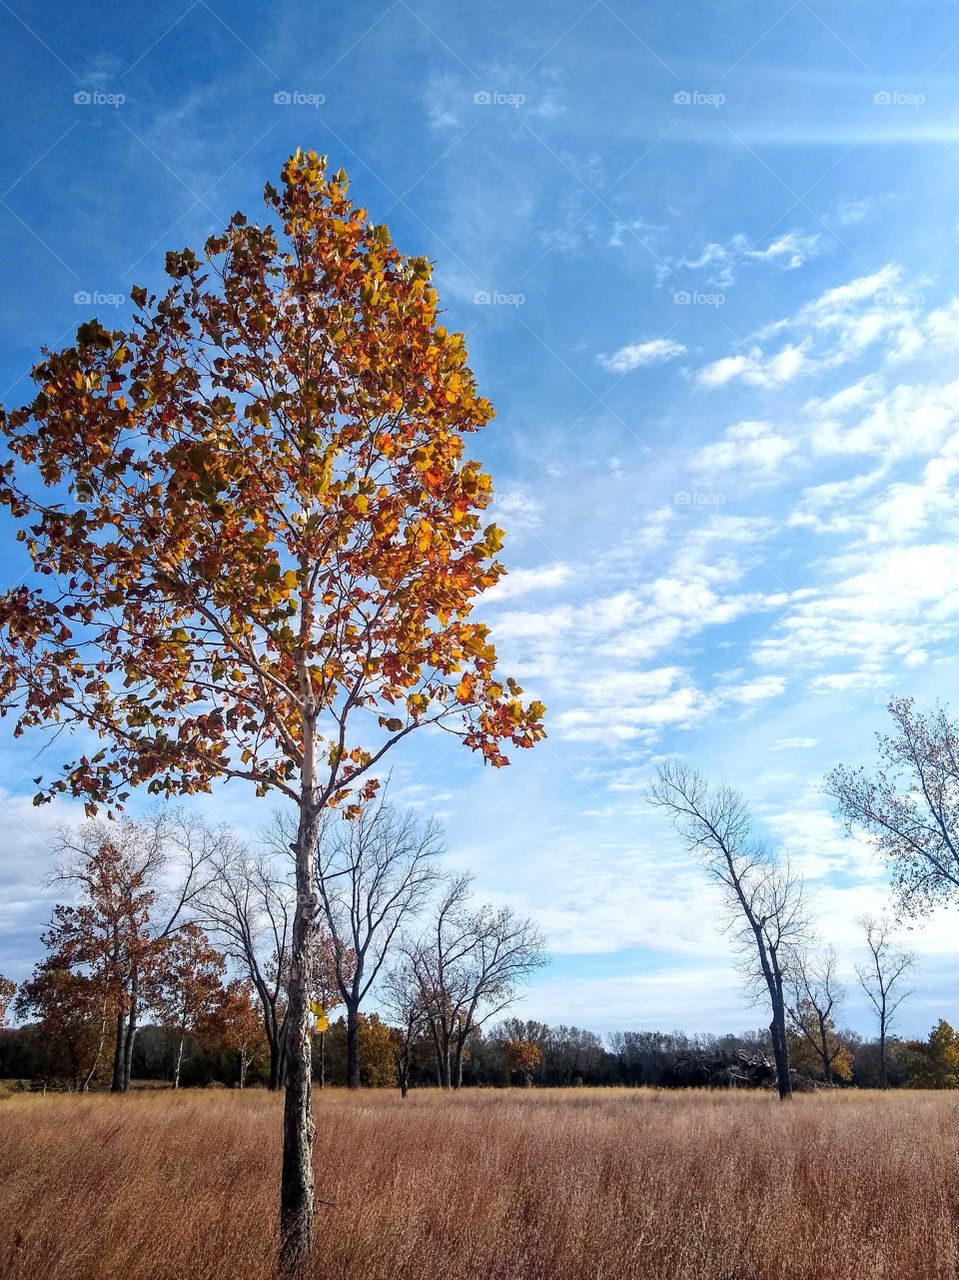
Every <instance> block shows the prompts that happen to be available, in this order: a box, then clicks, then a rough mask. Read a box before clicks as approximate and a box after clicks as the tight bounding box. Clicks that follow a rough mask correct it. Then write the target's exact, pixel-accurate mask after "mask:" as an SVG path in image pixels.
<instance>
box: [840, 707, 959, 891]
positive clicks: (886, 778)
mask: <svg viewBox="0 0 959 1280" xmlns="http://www.w3.org/2000/svg"><path fill="white" fill-rule="evenodd" d="M889 714H890V715H891V716H892V719H893V722H894V725H895V730H894V733H893V734H892V736H887V735H885V734H877V735H876V738H877V743H878V747H879V761H880V763H879V766H878V768H877V769H876V770H875V772H873V773H867V772H866V771H865V770H864V769H849V768H846V767H845V766H843V765H840V766H839V767H838V768H836V769H833V771H832V772H831V773H830V774H829V775H828V777H827V779H826V789H827V792H828V793H829V794H830V795H832V796H833V798H834V799H835V801H836V804H837V806H838V809H839V813H840V815H841V816H842V818H843V819H844V820H845V823H846V827H847V829H848V830H849V831H854V830H861V831H864V832H866V833H867V834H868V835H869V836H870V837H871V838H872V840H873V842H874V843H875V846H876V848H877V850H878V851H879V853H881V854H882V855H883V856H884V857H885V858H886V859H887V861H888V862H889V864H890V866H891V869H892V873H893V884H894V886H895V889H896V891H897V896H898V899H899V903H900V906H901V908H902V910H903V911H904V912H905V913H906V914H908V915H911V916H921V915H926V914H928V912H929V911H931V910H932V909H933V907H935V906H937V905H939V904H941V903H944V902H956V901H959V726H957V725H956V724H955V723H954V722H953V721H952V720H951V719H950V717H949V713H948V711H947V709H946V708H944V707H936V708H935V710H934V711H932V712H931V713H929V714H924V713H923V712H921V711H918V710H917V709H916V705H915V702H914V700H913V699H912V698H894V699H893V700H892V701H891V702H890V703H889Z"/></svg>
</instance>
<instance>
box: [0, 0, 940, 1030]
mask: <svg viewBox="0 0 959 1280" xmlns="http://www.w3.org/2000/svg"><path fill="white" fill-rule="evenodd" d="M0 30H2V35H3V48H4V51H5V52H4V55H3V56H4V66H3V70H4V75H3V78H2V81H0V95H2V97H3V110H4V115H5V119H6V122H7V126H8V127H7V129H6V130H5V131H4V135H3V138H2V141H0V150H2V157H3V164H2V181H0V187H2V197H0V271H2V274H3V296H4V300H5V306H4V308H3V314H2V317H0V325H2V329H3V332H2V339H3V340H2V342H0V401H2V402H3V403H5V404H8V405H9V404H15V403H19V402H21V401H22V400H24V399H26V398H27V396H28V394H29V379H28V378H26V377H25V374H27V373H28V370H29V368H30V366H31V364H32V363H33V362H34V360H35V359H36V356H37V353H38V351H39V348H40V346H41V344H42V343H45V342H46V343H49V344H50V345H53V346H57V345H62V344H64V343H65V342H67V341H68V340H69V339H70V337H71V335H72V332H73V331H74V330H75V328H76V326H77V324H78V323H80V322H81V321H82V320H85V319H87V318H89V316H90V315H92V314H96V315H99V317H100V318H101V319H102V320H104V321H105V322H106V323H115V324H117V325H122V324H123V323H124V322H125V320H126V318H127V316H128V314H129V306H128V302H127V299H128V296H129V290H130V286H131V284H133V283H139V284H144V285H148V286H155V285H156V284H157V283H158V282H159V281H160V278H161V274H162V265H163V259H164V254H165V252H166V250H168V249H171V248H180V247H183V246H184V245H192V246H197V247H199V246H200V245H201V244H202V242H203V240H204V238H205V237H206V236H207V235H208V234H209V233H210V232H212V231H214V230H218V229H220V228H221V226H222V225H223V224H224V223H225V221H226V220H227V219H228V217H229V215H230V214H231V213H232V212H233V211H234V210H235V209H237V208H243V209H244V210H245V211H246V212H247V213H248V214H250V216H251V217H255V216H256V215H257V210H258V206H259V201H260V192H261V190H262V186H263V183H264V182H265V181H267V180H269V179H273V180H275V178H276V175H277V172H278V170H279V168H280V165H281V164H282V161H283V159H284V157H285V156H286V155H287V154H288V153H289V152H290V151H292V150H293V149H295V148H296V147H298V146H302V147H305V148H313V149H315V150H318V151H321V152H326V153H328V154H329V156H330V158H331V161H332V163H333V164H334V165H335V166H343V167H344V168H346V169H347V171H348V172H349V173H350V175H351V178H352V180H353V185H354V191H355V194H356V196H357V198H358V199H359V200H360V201H361V202H362V203H363V204H364V205H365V206H366V207H367V208H368V209H369V210H370V213H371V216H372V217H373V218H374V219H375V220H376V221H386V222H388V223H389V225H390V228H391V230H392V232H393V235H394V238H395V239H396V241H397V243H398V244H399V245H400V247H401V248H402V249H404V250H405V251H407V252H410V253H425V254H428V255H429V256H430V257H431V258H432V259H433V260H435V262H436V264H437V282H438V287H439V290H440V294H441V297H442V299H443V301H444V304H445V306H446V309H447V312H448V319H449V323H450V325H451V326H452V327H455V328H458V329H461V330H463V331H465V332H466V334H467V343H468V347H469V350H470V353H471V363H472V365H473V367H474V369H475V371H476V373H477V376H478V379H479V382H480V385H481V387H482V388H483V390H484V392H485V393H486V394H488V395H489V396H490V398H491V399H492V401H493V403H494V404H495V405H496V408H497V411H498V416H497V419H496V421H495V422H494V424H493V425H492V427H491V428H490V429H489V431H488V432H487V433H486V434H485V437H483V438H481V439H479V440H478V441H477V443H476V452H477V454H478V455H479V456H481V457H482V458H483V460H484V462H486V463H487V464H488V465H489V467H490V468H491V470H492V472H493V475H494V479H495V483H496V489H497V495H498V497H497V504H496V515H497V518H498V519H499V522H500V523H502V524H503V525H504V526H505V527H506V529H507V530H508V532H509V534H510V537H509V541H508V544H507V554H506V558H507V562H508V564H509V566H510V568H511V570H512V572H511V576H510V577H509V578H508V579H507V580H506V581H505V582H504V583H503V584H502V585H501V586H500V587H498V588H497V589H496V591H495V593H494V595H493V597H492V598H491V599H490V600H489V602H488V603H487V604H486V605H484V613H485V615H486V616H487V617H488V619H489V621H490V623H491V625H492V626H493V628H494V633H495V635H496V636H497V637H498V641H499V647H500V650H501V653H502V657H503V665H504V669H505V670H507V671H510V672H512V673H514V674H516V675H517V676H519V677H520V678H521V680H522V682H523V684H524V685H525V687H526V688H527V690H528V691H529V692H530V693H531V694H532V695H534V696H536V697H539V698H541V699H542V700H543V701H544V702H546V703H547V705H548V707H549V708H550V715H549V727H550V738H549V741H548V742H547V743H546V744H544V745H543V746H542V747H540V748H538V749H537V750H536V751H534V752H532V753H526V754H524V755H523V756H522V757H520V758H518V759H517V760H516V763H515V765H514V767H512V768H511V769H509V770H505V771H499V772H495V773H493V772H490V771H484V770H483V769H482V768H481V766H480V765H479V763H478V761H477V760H475V759H473V758H471V757H469V756H468V755H467V754H466V753H465V752H463V751H462V750H455V751H452V752H451V751H450V750H449V748H448V747H447V745H446V741H447V740H446V739H440V740H437V739H434V738H428V739H425V740H424V741H422V742H420V743H418V744H415V745H413V746H411V747H410V749H409V750H408V751H406V752H404V753H403V754H402V755H400V756H399V757H398V758H397V759H396V760H395V762H394V776H393V789H394V794H395V795H396V796H397V798H399V799H402V800H404V801H405V802H407V803H411V804H416V805H417V806H419V807H421V808H422V810H423V811H424V812H435V813H437V814H438V815H439V816H442V817H444V818H445V819H446V821H447V824H448V833H449V846H450V850H449V861H450V864H451V865H454V866H456V867H457V868H459V867H470V868H472V869H473V870H474V871H475V872H476V875H477V885H478V891H479V892H481V893H482V894H484V895H486V896H489V897H491V898H495V899H496V900H507V901H510V902H512V903H514V904H515V905H516V906H517V907H519V908H520V909H522V910H524V911H527V912H529V913H530V914H532V915H534V916H535V917H536V918H537V919H538V920H539V921H540V922H541V924H542V926H543V927H544V929H545V930H546V931H547V933H548V935H549V937H550V939H551V944H552V948H553V951H554V960H553V964H552V966H551V967H550V968H549V969H548V970H547V971H546V972H545V973H544V975H543V976H542V977H541V978H539V979H538V980H537V981H536V982H535V983H534V984H533V986H532V987H531V988H530V990H529V992H528V994H527V995H526V997H525V999H524V1001H523V1002H522V1004H521V1006H520V1009H521V1011H522V1012H523V1013H524V1014H526V1015H527V1016H537V1017H544V1018H546V1019H549V1020H553V1021H564V1022H576V1023H579V1024H581V1025H585V1026H590V1027H593V1028H595V1029H597V1030H611V1029H619V1028H624V1027H630V1026H646V1027H649V1026H664V1027H672V1026H684V1027H686V1028H688V1029H690V1030H723V1029H729V1028H737V1027H742V1026H746V1025H751V1024H752V1023H755V1022H756V1021H757V1019H758V1018H759V1014H758V1013H757V1011H756V1010H753V1009H750V1008H749V1007H748V1006H747V1005H745V1004H744V1002H743V1000H742V997H741V996H740V995H739V992H738V985H737V979H736V975H735V972H734V969H733V965H732V962H731V959H730V956H729V950H728V943H727V940H726V939H725V938H724V937H723V936H722V934H721V932H720V927H719V926H720V920H721V915H720V912H719V909H718V905H717V902H716V900H715V897H714V896H713V894H712V891H711V890H710V888H709V886H708V885H707V884H706V883H705V882H704V879H703V877H702V874H701V872H700V871H699V869H698V868H697V867H696V866H695V865H694V864H693V863H691V862H690V860H689V859H688V858H687V857H686V855H685V854H684V853H683V852H682V850H681V849H680V848H679V847H678V845H677V844H676V842H675V839H674V838H673V837H672V835H671V834H670V832H669V831H668V829H666V828H665V827H664V826H663V825H662V823H661V821H660V820H659V819H658V818H656V817H654V816H653V815H651V814H650V813H649V811H648V810H647V809H646V808H645V807H644V805H643V804H642V802H641V798H640V794H639V791H640V788H641V786H642V784H643V782H644V781H645V779H646V778H647V777H648V775H649V773H650V770H651V767H652V764H653V763H654V761H655V759H656V757H657V756H659V755H663V754H668V753H679V754H681V755H683V756H684V757H685V758H687V759H689V760H690V761H691V762H692V763H694V764H695V765H696V766H697V767H699V768H701V769H703V770H704V771H705V772H707V773H709V774H710V775H713V776H716V777H720V776H721V777H725V778H726V779H727V780H728V781H729V782H731V783H733V784H734V785H736V786H738V787H740V788H741V789H742V790H744V791H745V792H746V793H747V795H748V796H749V798H750V800H751V801H752V803H753V805H754V807H755V810H756V813H757V816H758V818H759V820H760V821H761V823H762V825H763V826H764V828H765V829H766V830H767V832H768V833H769V835H770V836H771V837H772V838H773V839H774V840H776V842H777V843H778V844H779V845H780V847H781V848H783V849H784V850H788V851H789V852H790V854H791V856H792V857H793V858H794V860H795V861H796V862H797V863H798V864H799V865H800V866H801V867H802V869H803V871H804V873H805V876H806V879H807V884H808V888H809V892H810V895H811V897H812V899H813V901H814V903H815V906H816V910H817V915H818V918H819V921H820V929H821V932H822V934H823V937H824V938H825V939H826V940H828V941H832V942H834V943H835V945H836V946H837V948H838V949H839V951H840V954H841V958H842V963H843V966H844V968H845V971H846V974H847V976H849V977H851V976H852V972H853V965H854V963H855V959H856V956H857V931H856V928H855V924H854V920H855V917H856V916H857V915H858V914H860V913H861V912H862V911H864V910H877V909H881V908H882V906H883V905H884V904H885V902H886V901H887V890H886V886H885V879H884V873H883V868H882V867H881V866H880V865H878V863H877V862H876V860H875V859H874V858H873V856H872V853H871V851H870V850H869V848H868V847H867V846H866V845H864V844H863V843H861V842H856V841H851V840H849V839H847V838H845V837H844V836H843V835H842V833H841V831H840V830H839V828H838V826H837V824H836V823H835V821H834V820H833V818H832V816H831V814H830V811H829V807H828V805H827V803H826V802H825V800H824V799H823V797H822V794H821V780H822V775H823V773H824V772H825V770H826V769H828V768H829V767H831V766H832V765H833V764H834V763H837V762H839V761H845V762H850V763H852V762H858V761H868V760H869V759H870V758H871V755H872V739H873V735H874V733H875V732H876V730H877V729H881V728H883V727H884V725H883V720H884V711H883V706H884V703H885V701H886V699H887V698H888V697H889V696H890V695H891V694H893V693H900V692H901V693H912V694H915V695H917V696H918V697H920V698H922V699H933V698H935V697H937V696H939V697H942V698H944V699H946V700H950V699H952V701H953V702H956V699H955V698H954V697H953V691H954V689H955V684H956V672H957V663H956V638H957V633H959V591H957V589H956V586H955V583H956V581H957V577H959V573H957V571H959V542H957V538H956V534H957V516H956V501H955V499H956V486H957V480H959V439H957V435H956V418H957V413H959V246H957V228H959V164H957V160H959V88H957V86H959V77H957V74H956V73H957V69H959V12H957V11H956V9H955V7H954V6H953V5H951V4H947V3H938V4H922V3H918V4H913V5H910V6H904V5H902V4H881V3H880V4H877V3H870V4H868V5H867V4H860V3H846V4H842V5H840V6H838V7H837V6H835V5H833V6H826V5H824V4H822V3H818V4H811V3H804V2H803V0H798V2H797V3H792V4H785V3H776V4H774V5H769V4H758V3H756V4H751V3H737V4H736V5H726V4H719V3H716V4H695V3H684V4H681V5H675V4H663V3H652V4H647V5H643V6H638V5H631V6H630V5H627V4H625V3H623V2H622V0H617V2H616V3H615V4H612V3H611V4H607V3H606V2H605V0H596V2H595V3H592V4H588V3H586V2H585V0H576V2H575V3H570V2H565V0H564V2H560V3H555V2H554V3H549V4H547V3H541V2H539V0H532V2H531V3H528V4H525V5H522V6H515V5H507V4H495V3H479V4H475V5H471V6H467V5H451V4H442V3H439V2H438V0H437V2H433V3H428V2H425V0H416V2H415V3H413V2H412V0H411V3H406V2H405V0H395V2H394V3H391V4H387V3H385V2H384V0H378V2H377V3H375V4H373V3H369V4H368V3H357V4H354V5H351V6H337V7H334V8H332V9H330V8H328V7H326V6H312V5H306V4H303V3H296V4H292V3H291V4H279V5H272V6H267V5H252V4H245V3H234V4H232V5H229V6H227V5H225V4H223V3H222V0H218V2H217V3H213V2H212V0H211V3H207V2H206V0H196V2H195V3H192V4H187V3H186V2H185V0H183V2H182V3H171V4H168V5H162V6H161V5H157V6H146V5H142V4H139V3H127V4H125V5H123V6H121V5H119V4H112V3H104V4H102V5H99V6H97V7H96V8H95V9H93V10H90V9H88V8H86V7H85V8H83V9H79V8H78V9H76V10H74V11H71V10H69V9H67V8H65V7H64V6H63V5H61V4H53V3H46V2H44V0H34V2H33V3H31V4H30V5H26V4H25V3H23V0H17V2H16V3H14V2H13V0H11V2H10V3H7V2H6V0H0ZM0 557H2V560H0V579H2V580H4V581H6V582H7V583H9V582H12V581H14V580H16V579H17V578H18V576H19V574H20V573H21V572H22V565H21V564H20V562H19V561H18V560H17V558H16V555H15V553H14V551H13V550H12V549H11V548H10V545H9V542H8V541H6V540H5V541H4V543H3V544H0ZM40 746H41V743H40V742H39V741H33V742H30V743H27V744H26V745H24V743H22V742H21V743H20V744H17V745H14V744H12V743H11V742H10V741H9V740H7V739H4V740H2V741H0V752H2V763H3V766H4V768H3V774H2V777H3V780H4V781H3V786H4V790H5V793H6V802H7V817H8V821H7V848H6V852H5V854H4V855H3V856H2V857H0V971H3V972H6V973H8V974H10V975H11V976H14V977H17V978H19V977H22V976H24V975H25V974H26V973H27V972H28V970H29V968H30V967H31V965H32V963H33V962H34V960H35V959H36V955H37V942H36V936H37V933H38V931H39V928H40V925H41V923H42V922H43V920H44V919H45V917H46V915H47V914H48V912H49V906H50V893H49V891H44V890H40V889H39V887H38V886H39V884H40V881H41V879H42V877H43V875H44V873H45V871H46V870H47V867H48V862H47V855H46V854H45V852H44V850H45V841H46V839H47V838H48V836H49V831H50V827H51V825H52V824H54V823H55V822H56V821H62V820H67V819H69V818H70V817H71V816H72V813H73V811H72V809H71V808H70V806H68V805H63V806H60V807H59V808H48V809H44V810H42V811H37V810H35V809H33V808H32V806H31V805H30V803H29V796H30V794H31V793H32V787H31V783H30V779H31V778H32V777H33V776H34V775H35V774H36V773H38V772H40V769H41V768H42V767H47V769H48V771H49V767H48V766H44V765H43V764H41V765H40V766H38V756H37V752H38V751H39V749H40ZM49 750H50V752H52V753H58V752H59V751H61V750H62V748H58V747H52V748H50V749H49ZM63 754H64V755H65V754H66V753H65V752H64V753H63ZM39 758H40V760H41V761H43V760H44V756H40V757H39ZM57 759H59V754H57ZM208 808H209V809H210V812H211V813H212V814H214V815H215V816H217V817H220V818H222V817H227V818H229V819H230V820H231V821H233V822H235V823H236V824H237V826H238V827H240V828H241V829H242V830H244V831H246V832H249V833H255V831H256V828H257V825H258V823H259V822H260V821H261V820H262V817H263V816H264V815H263V814H262V809H260V808H257V807H256V806H255V805H254V803H253V802H252V801H251V800H250V798H249V797H248V796H247V795H245V794H244V793H243V791H242V789H238V788H237V787H236V785H235V784H234V786H233V787H231V788H230V789H229V790H228V791H224V792H223V793H222V794H219V795H217V796H216V797H215V798H214V799H213V800H211V801H210V803H209V805H208ZM955 933H956V929H955V917H954V916H950V915H949V914H948V913H942V914H941V915H939V916H937V917H936V918H935V919H933V920H932V921H930V922H929V923H928V925H926V926H925V927H923V928H922V929H921V930H917V931H916V932H915V933H914V934H913V935H912V936H911V938H910V945H912V946H913V947H915V949H916V950H917V951H919V953H920V957H921V960H920V965H919V968H918V971H917V975H916V982H915V986H916V994H915V996H914V998H913V999H912V1001H911V1002H910V1003H909V1005H908V1006H906V1008H905V1010H904V1013H903V1017H902V1020H901V1025H902V1028H903V1030H905V1031H909V1032H917V1033H918V1032H925V1031H926V1030H928V1027H929V1026H930V1025H931V1023H932V1022H933V1021H934V1020H935V1019H936V1018H937V1017H939V1016H946V1017H952V1018H956V1017H959V1009H957V1007H956V1006H957V999H959V965H957V962H956V957H955V955H954V952H955V945H954V937H955ZM847 1018H848V1021H849V1022H851V1023H852V1024H853V1025H855V1026H857V1027H859V1028H860V1029H862V1030H866V1029H867V1028H868V1019H867V1017H866V1012H865V1009H864V1007H863V1003H862V1001H861V1000H860V999H858V998H857V997H856V995H855V992H854V991H853V990H851V991H850V996H849V1002H848V1007H847Z"/></svg>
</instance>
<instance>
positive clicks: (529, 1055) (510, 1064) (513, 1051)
mask: <svg viewBox="0 0 959 1280" xmlns="http://www.w3.org/2000/svg"><path fill="white" fill-rule="evenodd" d="M503 1053H504V1056H505V1058H506V1066H507V1068H508V1069H509V1071H510V1072H511V1073H512V1072H514V1071H516V1072H519V1074H520V1075H522V1077H523V1083H524V1084H525V1085H526V1087H527V1089H528V1088H529V1087H530V1085H531V1084H532V1083H533V1072H534V1071H536V1069H537V1068H538V1067H539V1065H540V1063H541V1062H542V1061H543V1051H542V1049H541V1048H540V1047H539V1045H538V1044H534V1043H533V1042H532V1040H507V1041H506V1044H505V1045H504V1046H503Z"/></svg>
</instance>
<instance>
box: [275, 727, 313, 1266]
mask: <svg viewBox="0 0 959 1280" xmlns="http://www.w3.org/2000/svg"><path fill="white" fill-rule="evenodd" d="M304 719H305V724H304V729H305V732H304V738H305V741H304V762H305V763H304V776H303V791H302V799H301V803H300V820H299V826H298V829H297V836H296V847H295V850H294V852H295V855H296V911H295V913H294V916H293V938H292V946H291V951H290V979H289V987H288V1004H287V1012H286V1021H285V1024H284V1040H285V1046H284V1048H285V1056H286V1096H285V1098H284V1104H283V1172H282V1177H281V1183H280V1259H279V1262H280V1274H281V1275H282V1276H284V1277H285V1278H286V1280H300V1278H301V1277H305V1276H306V1275H307V1273H308V1271H309V1268H310V1250H311V1247H312V1243H313V1214H314V1197H313V1135H314V1125H313V1113H312V1110H311V1085H312V1075H313V1062H312V1054H313V1037H312V1020H311V1014H310V983H311V980H312V975H313V931H314V924H315V919H316V907H317V900H316V893H315V890H314V883H313V879H314V877H313V859H314V854H315V849H316V840H317V835H318V830H319V816H320V815H319V809H318V806H317V803H316V798H315V795H314V782H313V768H312V763H313V725H312V721H310V720H308V719H307V718H304Z"/></svg>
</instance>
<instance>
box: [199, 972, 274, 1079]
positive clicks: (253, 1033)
mask: <svg viewBox="0 0 959 1280" xmlns="http://www.w3.org/2000/svg"><path fill="white" fill-rule="evenodd" d="M196 1033H197V1037H198V1038H199V1040H200V1041H201V1042H203V1043H204V1044H206V1045H208V1046H209V1047H211V1048H215V1049H220V1050H223V1051H225V1052H227V1053H235V1054H236V1060H237V1087H238V1088H240V1089H243V1088H244V1087H245V1086H246V1077H247V1072H248V1071H249V1069H250V1067H251V1066H252V1064H253V1063H254V1062H255V1061H256V1060H257V1058H258V1057H259V1056H260V1054H261V1053H265V1052H267V1051H268V1045H267V1041H266V1036H265V1035H264V1032H263V1019H262V1016H261V1014H260V1011H259V1010H258V1008H257V996H256V991H255V989H254V988H253V987H252V986H251V985H250V984H249V983H248V982H244V981H243V980H242V979H239V978H236V979H234V980H233V981H232V982H231V983H229V985H228V986H226V987H221V988H220V989H219V991H218V992H217V993H216V994H215V996H214V997H213V999H212V1000H211V1001H209V1002H208V1003H207V1004H206V1005H205V1006H204V1008H203V1009H202V1011H201V1012H200V1014H199V1016H198V1018H197V1023H196Z"/></svg>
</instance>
